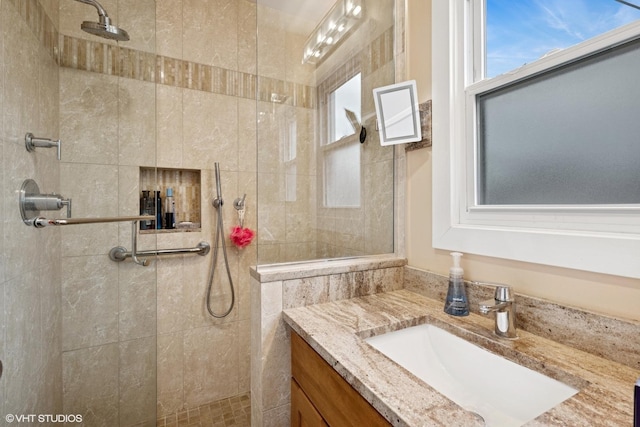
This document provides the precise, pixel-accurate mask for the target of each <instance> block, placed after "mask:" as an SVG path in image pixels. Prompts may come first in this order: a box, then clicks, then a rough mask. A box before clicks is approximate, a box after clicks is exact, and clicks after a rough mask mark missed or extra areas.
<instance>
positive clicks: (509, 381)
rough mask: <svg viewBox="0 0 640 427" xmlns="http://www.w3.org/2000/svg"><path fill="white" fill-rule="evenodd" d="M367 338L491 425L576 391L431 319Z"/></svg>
mask: <svg viewBox="0 0 640 427" xmlns="http://www.w3.org/2000/svg"><path fill="white" fill-rule="evenodd" d="M365 341H366V342H368V343H369V344H370V345H371V346H373V347H374V348H376V349H378V350H379V351H380V352H382V353H383V354H385V355H386V356H387V357H389V358H390V359H392V360H393V361H395V362H396V363H398V364H399V365H401V366H403V367H404V368H405V369H407V370H408V371H410V372H411V373H413V374H414V375H416V376H417V377H418V378H420V379H422V380H423V381H425V382H426V383H427V384H429V385H430V386H431V387H433V388H434V389H436V390H437V391H438V392H440V393H442V394H443V395H445V396H446V397H448V398H449V399H451V400H452V401H454V402H455V403H457V404H458V405H460V406H461V407H463V408H464V409H467V410H469V411H472V412H475V413H476V414H478V415H480V416H481V417H483V418H484V420H485V423H486V425H487V426H500V427H503V426H504V427H510V426H521V425H523V424H525V423H526V422H528V421H530V420H532V419H534V418H536V417H537V416H538V415H540V414H542V413H544V412H546V411H548V410H549V409H551V408H553V407H554V406H556V405H558V404H559V403H561V402H563V401H564V400H566V399H568V398H570V397H571V396H573V395H574V394H576V393H577V392H578V390H576V389H574V388H572V387H569V386H568V385H566V384H563V383H561V382H559V381H556V380H554V379H552V378H549V377H547V376H545V375H542V374H540V373H538V372H535V371H532V370H531V369H528V368H525V367H523V366H520V365H518V364H516V363H513V362H511V361H509V360H507V359H504V358H502V357H500V356H497V355H495V354H493V353H490V352H488V351H487V350H485V349H483V348H481V347H478V346H476V345H474V344H472V343H470V342H468V341H465V340H464V339H462V338H459V337H457V336H455V335H453V334H451V333H449V332H446V331H444V330H443V329H440V328H438V327H436V326H433V325H429V324H425V325H419V326H413V327H410V328H406V329H401V330H399V331H395V332H389V333H386V334H384V335H378V336H375V337H371V338H367V339H366V340H365Z"/></svg>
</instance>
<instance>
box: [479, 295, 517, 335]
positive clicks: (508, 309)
mask: <svg viewBox="0 0 640 427" xmlns="http://www.w3.org/2000/svg"><path fill="white" fill-rule="evenodd" d="M491 312H495V313H496V324H495V333H496V335H497V336H499V337H501V338H508V339H515V338H517V335H516V303H515V300H514V299H513V296H512V292H511V287H509V286H505V285H497V286H496V292H495V296H494V297H493V299H490V300H487V301H482V302H481V303H480V313H482V314H489V313H491Z"/></svg>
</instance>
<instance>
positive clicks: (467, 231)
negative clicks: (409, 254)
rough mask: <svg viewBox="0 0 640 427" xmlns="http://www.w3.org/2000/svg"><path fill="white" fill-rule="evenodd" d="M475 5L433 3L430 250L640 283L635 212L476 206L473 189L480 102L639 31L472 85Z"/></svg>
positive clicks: (629, 29)
mask: <svg viewBox="0 0 640 427" xmlns="http://www.w3.org/2000/svg"><path fill="white" fill-rule="evenodd" d="M479 3H481V2H476V1H474V0H472V1H470V0H451V1H434V2H432V8H433V9H432V28H433V32H434V33H433V40H434V43H433V64H434V66H433V75H432V78H433V85H432V86H433V139H434V144H433V246H434V247H435V248H438V249H446V250H456V251H462V252H467V253H473V254H479V255H485V256H491V257H497V258H505V259H513V260H518V261H524V262H532V263H538V264H545V265H552V266H558V267H566V268H573V269H578V270H585V271H592V272H598V273H605V274H613V275H618V276H625V277H635V278H640V207H639V206H635V205H634V206H609V205H607V206H478V205H477V204H476V200H475V188H474V187H475V179H474V176H475V129H476V127H475V117H476V111H475V95H477V94H479V93H482V92H485V91H487V90H489V89H492V88H495V87H497V86H501V85H504V84H507V83H509V82H512V81H515V80H517V79H520V78H523V77H525V76H530V75H534V74H537V73H540V72H542V71H544V70H545V69H548V68H550V67H556V66H558V65H560V64H562V63H565V62H567V61H572V60H576V59H578V58H580V57H584V56H585V55H587V54H589V53H591V52H594V51H598V50H602V49H604V48H606V47H607V46H610V45H614V44H619V43H622V42H624V41H627V40H630V39H633V38H637V37H638V34H640V24H636V23H634V24H629V25H627V26H625V27H622V28H620V29H618V30H615V31H613V32H610V33H607V34H605V35H603V36H599V37H596V38H594V39H591V40H588V41H587V42H585V43H582V44H580V45H577V46H575V47H572V48H568V49H565V50H563V51H560V52H558V53H556V54H553V55H550V56H547V57H545V58H542V59H540V60H538V61H535V62H533V63H531V64H528V65H526V66H523V67H521V68H519V69H518V70H515V71H514V72H512V73H508V74H506V75H502V76H498V77H496V78H493V79H490V80H482V81H479V82H477V83H474V81H475V80H477V79H476V78H475V76H477V75H479V73H480V72H481V71H479V70H482V69H483V68H484V64H481V63H479V62H480V61H478V60H477V59H478V58H482V57H483V56H484V55H483V54H482V47H481V46H480V45H479V44H478V43H475V44H474V40H478V37H475V38H474V37H473V36H474V34H473V31H470V29H471V28H474V27H475V28H476V32H477V33H478V34H480V33H479V32H480V31H482V29H481V28H480V29H478V28H479V27H480V26H478V25H475V26H474V25H472V24H473V23H474V22H475V23H476V24H477V23H478V22H481V21H480V20H481V19H482V13H483V11H482V10H480V11H478V10H476V11H475V13H474V12H473V11H471V10H470V9H469V10H467V8H471V7H473V5H477V4H479ZM474 57H475V58H476V60H475V61H473V60H469V58H474ZM474 63H475V64H476V65H475V67H474ZM474 68H475V69H474Z"/></svg>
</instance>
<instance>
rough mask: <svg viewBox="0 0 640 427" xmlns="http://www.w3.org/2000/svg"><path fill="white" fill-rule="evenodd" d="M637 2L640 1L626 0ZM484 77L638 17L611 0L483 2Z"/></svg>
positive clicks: (529, 61)
mask: <svg viewBox="0 0 640 427" xmlns="http://www.w3.org/2000/svg"><path fill="white" fill-rule="evenodd" d="M626 1H627V2H628V3H631V4H635V5H638V6H640V0H626ZM486 2H487V77H495V76H497V75H500V74H503V73H506V72H508V71H511V70H513V69H515V68H518V67H520V66H522V65H524V64H528V63H531V62H533V61H535V60H536V59H539V58H540V57H542V56H544V55H545V54H547V53H549V52H551V51H553V50H555V49H564V48H566V47H569V46H573V45H575V44H578V43H580V42H582V41H584V40H587V39H590V38H592V37H595V36H597V35H599V34H603V33H605V32H607V31H609V30H612V29H614V28H618V27H621V26H623V25H625V24H628V23H630V22H633V21H635V20H637V19H640V10H638V9H636V8H634V7H631V6H629V5H625V4H622V3H620V2H617V1H615V0H517V1H514V0H486Z"/></svg>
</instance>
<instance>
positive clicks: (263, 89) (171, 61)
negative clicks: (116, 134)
mask: <svg viewBox="0 0 640 427" xmlns="http://www.w3.org/2000/svg"><path fill="white" fill-rule="evenodd" d="M8 1H9V2H10V3H11V4H12V5H13V6H14V7H15V8H16V10H18V11H19V13H20V15H21V16H22V17H23V18H24V20H25V22H26V24H27V25H28V26H29V28H30V29H31V31H32V32H33V34H34V36H35V37H36V38H37V39H38V40H39V41H40V43H41V45H42V46H43V47H44V48H45V49H47V51H48V52H49V53H50V55H51V57H52V58H53V59H54V60H55V61H56V63H57V64H58V65H59V66H61V67H65V68H71V69H76V70H82V71H89V72H94V73H101V74H108V75H113V76H118V77H124V78H129V79H134V80H141V81H146V82H152V83H157V84H161V85H166V86H173V87H181V88H185V89H193V90H198V91H203V92H210V93H216V94H221V95H228V96H234V97H240V98H246V99H256V97H257V99H258V100H259V101H263V102H275V103H281V102H282V103H284V104H286V105H291V106H294V107H302V108H307V109H314V108H316V107H317V93H316V87H314V86H308V85H304V84H299V83H294V82H288V81H284V80H279V79H273V78H269V77H263V76H257V75H255V74H250V73H244V72H241V71H235V70H229V69H226V68H221V67H216V66H212V65H206V64H200V63H196V62H191V61H185V60H181V59H177V58H171V57H167V56H162V55H156V54H154V53H149V52H143V51H139V50H135V49H129V48H126V47H121V46H118V45H112V44H107V43H101V42H98V41H92V40H84V39H79V38H76V37H71V36H67V35H64V34H60V33H59V32H58V30H57V29H56V28H55V25H54V24H53V22H52V21H51V19H50V18H49V16H48V15H47V13H46V12H45V10H44V8H43V7H42V5H41V4H40V3H39V2H38V1H37V0H8ZM393 57H394V29H393V28H389V29H387V30H386V31H385V32H383V33H382V34H381V35H380V36H378V37H377V38H376V39H375V40H373V41H372V42H371V43H370V44H369V45H367V46H366V47H365V48H364V49H363V50H362V52H361V53H360V58H359V63H360V66H361V71H362V74H363V76H366V75H369V74H371V73H373V72H375V71H376V70H378V69H379V68H380V67H382V66H384V65H385V64H387V63H388V62H389V61H392V60H393ZM274 94H275V95H276V96H275V97H274ZM282 99H284V101H281V100H282Z"/></svg>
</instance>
